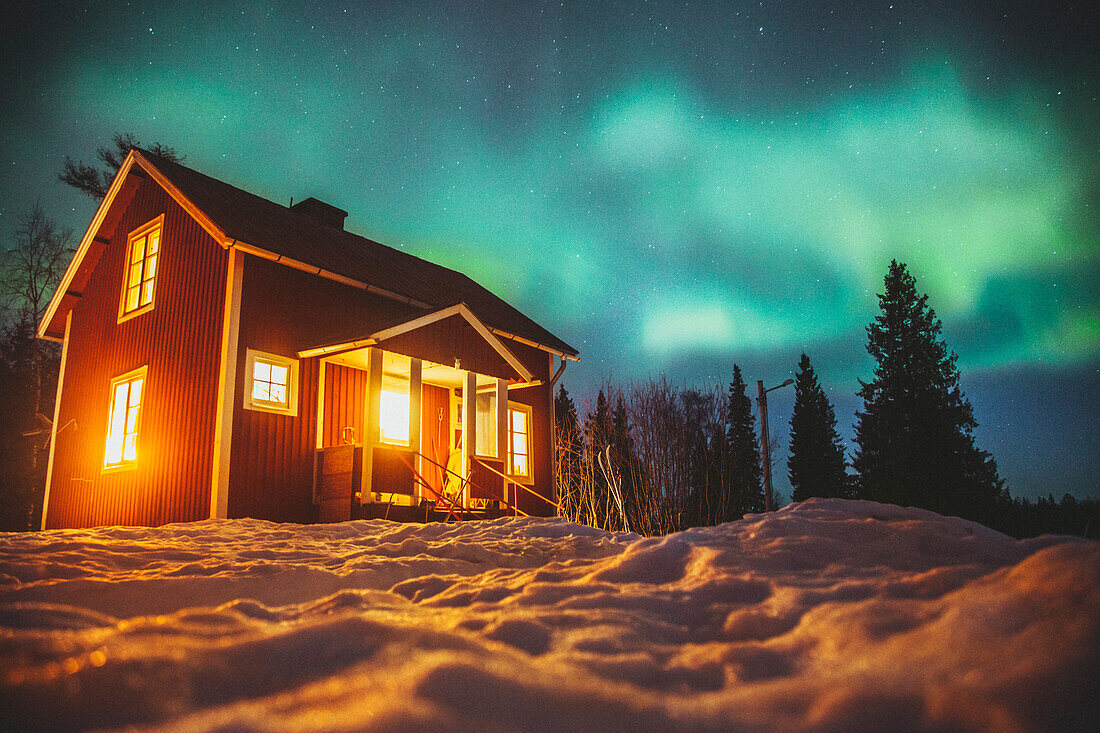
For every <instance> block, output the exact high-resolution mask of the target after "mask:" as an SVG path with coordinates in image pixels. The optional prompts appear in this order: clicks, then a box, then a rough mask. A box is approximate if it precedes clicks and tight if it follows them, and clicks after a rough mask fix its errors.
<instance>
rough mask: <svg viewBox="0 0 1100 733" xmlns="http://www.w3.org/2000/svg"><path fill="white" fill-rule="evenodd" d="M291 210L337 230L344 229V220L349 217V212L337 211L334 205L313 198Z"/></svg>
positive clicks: (297, 204) (299, 203) (294, 206)
mask: <svg viewBox="0 0 1100 733" xmlns="http://www.w3.org/2000/svg"><path fill="white" fill-rule="evenodd" d="M290 210H291V211H297V212H298V213H299V214H305V215H306V216H310V217H313V218H314V219H316V220H317V221H319V222H322V223H324V224H328V225H329V226H330V227H336V228H337V229H343V228H344V219H345V218H346V217H347V215H348V212H346V211H344V210H343V209H337V208H336V207H335V206H333V205H332V204H326V203H325V202H324V201H318V200H317V199H315V198H313V197H312V196H311V197H310V198H308V199H306V200H305V201H299V202H298V203H296V204H294V205H293V206H291V207H290Z"/></svg>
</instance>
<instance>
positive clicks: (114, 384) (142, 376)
mask: <svg viewBox="0 0 1100 733" xmlns="http://www.w3.org/2000/svg"><path fill="white" fill-rule="evenodd" d="M148 372H149V367H148V366H143V367H140V368H139V369H134V370H133V371H130V372H126V373H125V374H120V375H118V376H117V377H114V378H113V379H112V380H111V385H110V388H109V389H108V391H107V394H108V397H107V431H106V435H105V436H104V445H103V471H104V472H107V471H124V470H128V469H132V468H135V467H136V466H137V462H138V458H139V457H140V454H139V453H138V451H137V441H138V438H139V437H140V436H141V417H142V413H143V412H145V404H146V402H147V401H148V399H147V398H148V394H149V390H148V386H149V380H148ZM138 381H140V382H141V393H140V395H141V396H140V399H139V401H138V403H137V404H136V405H131V404H130V397H131V395H132V392H131V391H130V390H132V385H133V383H134V382H138ZM122 384H129V385H131V386H130V388H128V389H127V398H126V407H125V409H124V410H123V425H122V445H123V449H122V456H121V457H120V459H119V460H118V461H116V462H114V463H109V462H108V458H109V456H108V451H109V450H110V443H111V435H112V433H113V430H114V429H115V428H116V427H117V426H116V425H115V422H114V421H115V409H114V407H115V391H116V390H117V389H118V387H119V385H122ZM131 409H133V410H136V413H135V415H134V429H133V431H132V434H133V436H134V457H133V458H126V449H125V445H126V434H127V431H126V421H127V420H128V416H129V412H130V410H131Z"/></svg>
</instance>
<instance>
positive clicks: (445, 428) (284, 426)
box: [38, 149, 577, 528]
mask: <svg viewBox="0 0 1100 733" xmlns="http://www.w3.org/2000/svg"><path fill="white" fill-rule="evenodd" d="M346 215H347V214H346V212H344V211H341V210H340V209H337V208H335V207H333V206H330V205H328V204H325V203H323V202H321V201H317V200H316V199H306V200H305V201H302V202H300V203H297V204H294V205H292V206H290V207H285V206H281V205H279V204H275V203H272V202H271V201H267V200H265V199H262V198H260V197H258V196H255V195H253V194H250V193H248V192H246V191H242V190H240V189H238V188H235V187H233V186H230V185H228V184H226V183H223V182H221V181H218V180H215V179H213V178H210V177H208V176H205V175H203V174H201V173H198V172H196V171H194V170H191V169H189V168H187V167H184V166H182V165H179V164H177V163H174V162H171V161H168V160H165V159H163V158H160V157H158V156H156V155H153V154H152V153H149V152H146V151H143V150H139V149H135V150H133V151H131V153H130V155H129V156H128V157H127V158H126V161H125V162H124V163H123V165H122V167H121V168H120V169H119V171H118V175H117V176H116V177H115V179H114V182H113V183H112V185H111V187H110V190H109V191H108V193H107V196H106V197H105V198H104V200H103V202H102V203H101V204H100V206H99V209H98V210H97V211H96V214H95V217H94V218H93V219H92V223H91V225H90V226H89V227H88V231H87V233H86V234H85V235H84V238H83V239H82V240H81V243H80V246H79V248H78V249H77V251H76V254H75V256H74V258H73V261H72V263H71V264H70V266H69V268H68V270H67V271H66V273H65V276H64V279H63V280H62V282H61V285H60V286H59V288H58V290H57V293H56V294H55V295H54V298H53V300H52V301H51V303H50V305H49V308H48V310H47V311H46V315H45V316H44V318H43V320H42V323H41V324H40V326H39V332H38V335H39V336H40V337H42V338H46V339H53V340H57V341H61V342H62V343H63V344H64V347H63V352H62V359H61V375H60V379H59V383H58V384H59V387H58V396H57V403H56V406H55V410H54V423H53V434H52V440H51V443H50V464H49V469H48V474H47V485H46V500H45V504H44V508H43V514H42V526H43V528H56V527H84V526H91V525H104V524H130V525H158V524H164V523H167V522H181V521H191V520H198V519H205V518H207V517H256V518H262V519H270V520H276V521H293V522H311V521H336V520H341V519H347V518H358V517H389V518H390V519H403V520H424V519H433V518H435V519H444V518H452V517H455V516H463V517H465V516H495V515H499V514H504V513H528V514H552V513H554V511H555V503H554V495H553V481H552V475H551V474H552V470H553V460H552V456H551V443H552V437H551V435H552V430H551V425H552V420H553V415H552V410H553V398H552V397H553V384H554V382H555V380H556V379H557V377H558V376H559V375H560V374H561V371H562V370H563V369H564V367H565V364H566V360H575V359H576V357H577V352H576V351H575V350H574V349H572V348H570V347H569V346H568V345H567V344H565V343H564V342H562V341H561V340H559V339H558V338H556V337H555V336H553V335H552V334H550V333H549V332H547V331H546V330H545V329H543V328H542V327H541V326H539V325H538V324H536V323H535V322H534V321H532V320H531V319H530V318H528V317H526V316H524V315H523V314H522V313H520V312H519V311H517V310H516V309H515V308H513V307H511V306H510V305H508V304H507V303H505V302H504V301H503V300H501V299H500V298H498V297H496V296H495V295H493V294H492V293H490V292H489V291H488V290H486V289H485V288H483V287H481V286H480V285H478V284H477V283H475V282H473V281H472V280H471V279H469V278H468V277H466V276H464V275H462V274H460V273H458V272H455V271H453V270H449V269H447V268H444V267H440V266H438V265H434V264H432V263H430V262H426V261H425V260H422V259H419V258H416V257H413V256H411V255H408V254H405V253H403V252H400V251H398V250H395V249H392V248H390V247H386V246H384V245H381V244H378V243H377V242H372V241H370V240H368V239H364V238H363V237H360V236H357V235H355V234H352V233H350V232H347V231H345V230H344V227H343V223H344V217H345V216H346ZM555 360H557V362H558V364H557V366H556V367H555Z"/></svg>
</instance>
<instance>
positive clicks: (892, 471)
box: [853, 261, 1002, 521]
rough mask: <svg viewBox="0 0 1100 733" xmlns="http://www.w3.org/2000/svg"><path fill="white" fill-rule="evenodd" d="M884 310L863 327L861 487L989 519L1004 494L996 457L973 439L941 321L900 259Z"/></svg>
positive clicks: (882, 496)
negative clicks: (865, 370)
mask: <svg viewBox="0 0 1100 733" xmlns="http://www.w3.org/2000/svg"><path fill="white" fill-rule="evenodd" d="M879 305H880V307H881V309H882V312H881V314H879V315H878V316H876V318H875V321H874V322H873V323H872V324H870V325H869V326H868V327H867V335H868V343H867V351H868V353H870V354H871V356H872V357H874V359H875V362H876V366H875V375H874V379H872V380H871V381H870V382H863V381H862V380H860V384H861V389H860V390H859V396H860V397H862V398H863V409H862V411H859V412H857V413H856V429H855V433H856V446H857V449H856V454H855V459H854V461H853V466H854V467H855V469H856V471H857V472H858V474H859V492H860V496H861V497H863V498H867V499H874V500H876V501H884V502H890V503H895V504H901V505H908V506H919V507H923V508H925V509H931V510H932V511H936V512H940V513H941V514H949V515H958V516H962V517H966V518H969V519H975V520H979V521H982V520H985V521H988V517H989V516H990V514H991V513H992V512H993V511H994V510H995V506H996V503H997V501H998V498H999V497H1000V495H1001V487H1002V482H1001V480H1000V478H999V477H998V475H997V464H996V463H995V462H994V460H993V458H992V457H991V456H990V455H989V454H988V453H986V452H985V451H981V450H979V449H978V448H977V447H975V445H974V435H973V431H974V428H975V427H976V423H975V421H974V414H973V410H972V409H971V407H970V402H969V401H968V400H967V399H966V397H965V396H964V395H963V394H962V391H961V390H960V388H959V372H958V369H957V367H956V366H955V362H956V358H957V357H956V356H955V354H953V353H949V352H948V350H947V346H946V345H945V344H944V342H943V339H942V338H941V335H940V332H941V328H942V325H941V323H940V321H939V319H937V318H936V314H935V312H934V311H933V310H932V308H931V307H929V305H928V296H927V295H918V294H917V289H916V280H915V279H914V278H913V276H912V275H910V274H909V272H908V271H907V269H906V267H905V265H904V264H898V262H897V261H893V262H891V263H890V270H889V272H888V273H887V275H886V279H885V290H884V292H883V293H882V294H881V295H879Z"/></svg>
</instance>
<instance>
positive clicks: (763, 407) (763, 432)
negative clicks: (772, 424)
mask: <svg viewBox="0 0 1100 733" xmlns="http://www.w3.org/2000/svg"><path fill="white" fill-rule="evenodd" d="M756 388H757V390H759V392H760V396H759V397H758V398H757V400H756V401H757V402H758V403H759V404H760V457H761V460H763V462H764V511H766V512H770V511H771V510H772V454H771V451H770V450H768V447H769V446H768V443H769V440H768V392H767V390H765V389H764V380H762V379H758V380H756Z"/></svg>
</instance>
